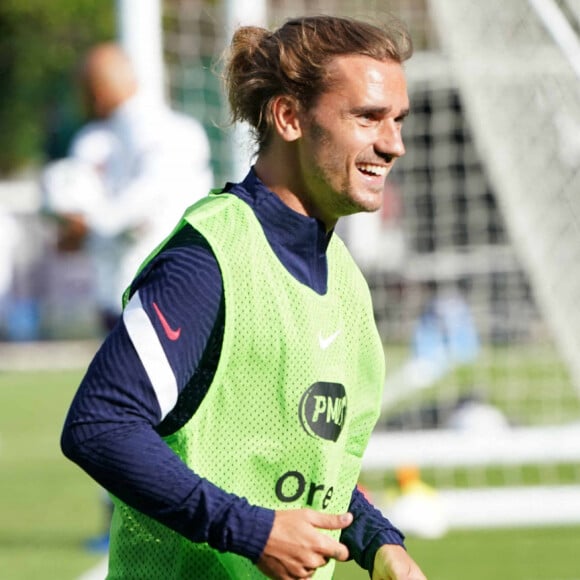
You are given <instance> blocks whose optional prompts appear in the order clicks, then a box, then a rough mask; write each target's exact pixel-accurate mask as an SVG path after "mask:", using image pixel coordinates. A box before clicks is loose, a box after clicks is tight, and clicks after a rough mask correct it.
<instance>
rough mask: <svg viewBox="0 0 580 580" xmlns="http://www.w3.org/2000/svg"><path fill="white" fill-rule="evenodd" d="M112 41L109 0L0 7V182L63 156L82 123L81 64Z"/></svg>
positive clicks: (15, 1) (15, 0) (33, 0)
mask: <svg viewBox="0 0 580 580" xmlns="http://www.w3.org/2000/svg"><path fill="white" fill-rule="evenodd" d="M114 36H115V2H114V0H50V2H47V1H46V0H27V1H26V2H22V0H2V2H0V87H1V88H0V177H5V176H8V175H10V174H13V173H15V172H16V171H18V170H21V169H22V168H24V167H26V166H29V165H31V164H35V163H39V162H43V161H45V160H46V159H47V158H55V157H60V156H62V155H63V154H64V150H65V148H66V146H67V144H68V139H69V138H70V135H71V133H72V132H73V131H74V130H75V129H76V128H77V127H78V126H79V125H80V124H81V123H82V121H83V120H84V119H83V110H82V105H81V101H80V93H79V89H78V86H77V80H76V72H77V71H78V65H79V61H80V58H81V57H82V55H83V54H84V52H85V51H86V50H87V49H88V48H89V47H90V46H91V45H92V44H94V43H96V42H101V41H105V40H111V39H113V38H114Z"/></svg>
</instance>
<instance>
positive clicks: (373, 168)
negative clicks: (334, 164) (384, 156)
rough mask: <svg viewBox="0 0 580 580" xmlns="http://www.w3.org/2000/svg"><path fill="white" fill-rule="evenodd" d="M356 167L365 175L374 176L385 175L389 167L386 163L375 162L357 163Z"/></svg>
mask: <svg viewBox="0 0 580 580" xmlns="http://www.w3.org/2000/svg"><path fill="white" fill-rule="evenodd" d="M356 168H357V169H358V170H359V171H360V172H361V173H363V174H364V175H369V176H372V177H385V176H386V175H387V167H386V166H385V165H376V164H374V163H357V164H356Z"/></svg>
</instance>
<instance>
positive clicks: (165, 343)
mask: <svg viewBox="0 0 580 580" xmlns="http://www.w3.org/2000/svg"><path fill="white" fill-rule="evenodd" d="M226 190H228V191H229V192H230V193H233V194H235V195H237V196H238V197H240V198H241V199H242V200H243V201H245V202H246V203H248V204H249V205H250V206H251V207H252V209H253V211H254V212H255V215H256V217H257V218H258V220H259V222H260V224H261V225H262V227H263V229H264V232H265V234H266V237H267V239H268V241H269V243H270V245H271V246H272V248H273V250H274V251H275V252H276V254H277V256H278V258H279V259H280V261H281V262H282V263H283V264H284V266H285V267H286V268H287V269H288V271H289V272H290V273H291V274H292V275H293V276H294V277H295V278H296V279H298V280H299V281H300V282H301V283H303V284H306V285H307V286H309V287H310V288H312V289H313V290H315V291H316V292H318V293H320V294H324V293H325V292H326V282H327V269H326V266H327V264H326V249H327V246H328V242H329V240H330V236H331V235H332V234H331V233H330V234H328V233H327V232H326V231H325V228H324V226H323V225H322V224H321V223H320V222H318V221H317V220H316V219H314V218H310V217H306V216H303V215H301V214H298V213H296V212H294V211H293V210H291V209H290V208H289V207H287V206H286V205H285V204H284V203H283V202H282V201H281V200H280V199H279V198H278V197H277V196H276V195H275V194H273V193H272V192H271V191H269V190H268V189H267V188H266V187H265V186H264V185H263V184H262V183H261V182H260V180H259V179H258V178H257V176H256V174H255V173H254V171H253V170H251V171H250V173H249V174H248V176H247V177H246V179H245V180H244V181H243V182H242V183H239V184H235V185H233V184H228V185H227V186H226ZM131 295H132V297H131V300H130V303H129V306H130V312H131V317H128V316H127V311H128V310H129V308H128V309H127V310H126V313H125V315H124V316H123V318H122V319H121V320H120V321H119V322H118V324H117V325H116V327H115V328H114V329H113V330H112V332H111V333H110V334H109V335H108V336H107V338H106V339H105V341H104V342H103V344H102V346H101V348H100V349H99V351H98V352H97V353H96V355H95V357H94V359H93V360H92V362H91V364H90V366H89V368H88V370H87V372H86V374H85V376H84V378H83V379H82V382H81V384H80V386H79V389H78V391H77V393H76V395H75V397H74V399H73V402H72V404H71V407H70V409H69V412H68V415H67V418H66V421H65V425H64V429H63V433H62V438H61V447H62V450H63V453H64V454H65V455H66V456H67V457H68V458H70V459H71V460H72V461H74V462H75V463H77V464H78V465H79V466H80V467H82V468H83V469H84V470H85V471H86V472H87V473H88V474H89V475H91V477H93V478H94V479H95V480H96V481H97V482H98V483H100V484H101V485H102V486H103V487H105V488H106V489H107V490H108V491H109V492H111V493H112V494H113V495H115V496H116V497H118V498H119V499H121V500H122V501H124V502H125V503H127V504H128V505H130V506H132V507H134V508H136V509H138V510H140V511H142V512H143V513H145V514H147V515H149V516H151V517H153V518H155V519H157V520H159V521H161V522H162V523H164V524H165V525H166V526H168V527H169V528H171V529H173V530H175V531H177V532H179V533H180V534H182V535H183V536H185V537H186V538H189V539H190V540H191V541H194V542H208V543H209V545H210V546H212V547H214V548H216V549H218V550H221V551H231V552H234V553H237V554H241V555H243V556H245V557H247V558H249V559H250V560H252V561H254V562H256V561H257V560H258V558H259V557H260V555H261V553H262V551H263V549H264V546H265V544H266V541H267V539H268V536H269V534H270V531H271V528H272V524H273V520H274V512H273V511H272V510H270V509H266V508H262V507H259V506H254V505H250V504H249V503H248V502H247V501H246V500H245V499H243V498H240V497H237V496H235V495H232V494H229V493H227V492H225V491H224V490H222V489H220V488H218V487H217V486H215V485H214V484H212V483H211V482H210V481H207V480H206V479H204V478H202V477H200V476H198V475H197V474H196V473H195V472H193V471H192V470H191V469H190V468H189V467H187V466H186V465H185V463H183V462H182V461H181V459H179V458H178V457H177V455H175V453H173V451H172V450H171V449H170V448H169V447H168V446H167V445H166V444H165V442H164V441H163V440H162V438H161V435H166V434H169V433H171V432H174V431H176V430H177V429H179V428H180V427H181V426H182V425H184V424H185V423H186V422H187V421H188V420H189V418H191V416H192V414H193V413H195V409H196V407H197V406H198V405H199V403H200V401H201V400H202V399H203V395H204V393H205V392H206V390H207V388H210V384H211V369H212V364H214V362H215V360H217V358H218V357H219V349H220V346H221V337H222V335H223V293H222V280H221V275H220V271H219V267H218V264H217V262H216V259H215V257H214V255H213V254H212V252H211V250H210V248H209V247H208V245H207V244H206V243H205V241H204V240H203V239H202V238H201V236H200V235H199V234H198V233H197V232H195V231H194V230H193V228H191V227H190V226H186V227H185V228H184V229H183V230H181V231H180V232H179V233H178V234H177V235H176V236H174V237H173V238H172V239H171V241H170V242H169V243H168V244H167V245H166V247H165V248H164V249H163V250H162V251H161V252H160V253H159V254H158V255H157V256H156V257H155V258H154V259H153V260H152V261H151V262H150V263H149V264H148V265H147V266H146V267H145V269H144V270H143V271H142V272H141V273H140V274H139V275H138V276H137V278H136V279H135V281H134V282H133V284H132V286H131ZM135 321H138V322H135ZM136 324H137V325H138V328H137V327H136V326H135V325H136ZM136 336H138V337H142V339H137V340H136V339H135V337H136ZM151 336H153V337H155V336H156V337H157V339H155V338H154V339H153V340H149V341H147V337H151ZM176 336H179V340H176V339H175V338H176ZM157 340H158V344H160V345H161V347H162V352H159V350H155V349H154V348H151V343H157ZM212 361H214V362H212ZM172 393H173V394H172ZM349 510H350V511H351V512H352V513H353V515H354V521H353V524H352V525H351V526H349V528H347V529H346V530H343V532H342V535H341V541H342V542H343V543H345V544H346V545H347V547H348V548H349V550H350V554H351V557H353V558H354V559H355V560H356V561H357V562H358V563H359V564H360V565H361V566H362V567H363V568H365V569H367V570H371V569H372V563H373V559H374V554H375V552H376V549H377V548H378V547H379V546H381V545H383V544H399V545H403V535H402V534H401V532H400V531H399V530H397V529H396V528H395V527H394V526H392V524H391V523H390V522H389V521H388V520H387V519H385V518H384V517H383V515H382V514H381V512H380V511H378V510H377V509H375V508H374V507H373V506H372V505H370V504H369V503H368V501H367V500H366V498H365V497H364V496H363V495H362V493H360V491H358V489H356V488H355V489H354V490H353V495H352V499H351V504H350V507H349Z"/></svg>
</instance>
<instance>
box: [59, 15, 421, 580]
mask: <svg viewBox="0 0 580 580" xmlns="http://www.w3.org/2000/svg"><path fill="white" fill-rule="evenodd" d="M410 54H411V44H410V40H409V37H408V35H407V33H406V32H405V30H404V28H403V27H402V26H401V25H400V24H399V23H398V22H394V21H392V22H391V21H389V22H388V23H386V25H385V27H384V28H380V27H377V26H373V25H370V24H367V23H364V22H360V21H356V20H348V19H342V18H333V17H326V16H325V17H311V18H297V19H293V20H289V21H288V22H286V23H285V24H284V25H283V26H282V27H281V28H279V29H278V30H276V31H275V32H270V31H268V30H265V29H262V28H257V27H242V28H240V29H238V31H237V32H236V33H235V34H234V38H233V40H232V44H231V52H230V54H229V56H228V60H227V61H226V69H225V70H226V75H225V76H226V83H227V84H226V86H227V90H228V95H229V100H230V104H231V108H232V114H233V118H234V120H238V121H246V122H248V123H249V125H250V126H251V127H252V128H253V130H254V136H255V138H256V143H257V157H256V162H255V165H254V166H253V167H252V168H251V169H250V171H249V174H248V176H247V177H246V178H245V179H244V181H242V182H241V183H237V184H227V185H226V186H225V187H224V188H223V189H222V190H219V191H218V190H216V191H213V192H211V194H210V195H209V196H208V197H207V198H205V199H204V200H202V201H200V202H198V203H197V204H195V205H194V206H192V207H191V208H189V209H188V210H187V211H186V212H185V215H184V217H183V219H182V220H181V222H180V223H179V224H178V225H177V227H176V228H175V230H174V231H173V233H172V234H171V235H170V236H169V237H168V238H167V240H166V241H165V242H164V243H163V244H162V245H161V246H160V247H159V248H157V250H156V251H155V252H154V253H153V254H152V256H151V257H150V258H149V260H148V261H147V262H146V263H145V264H144V265H143V266H142V268H141V270H140V272H139V273H138V274H137V276H136V278H135V280H134V281H133V283H132V284H131V287H130V288H129V289H128V290H127V292H126V293H125V297H124V300H125V309H124V314H123V319H122V321H121V323H120V324H119V325H117V327H116V328H115V329H114V330H113V332H112V333H111V334H110V335H109V336H108V337H107V339H106V340H105V342H104V344H103V346H102V348H101V349H100V351H99V352H98V353H97V355H96V356H95V359H94V360H93V362H92V364H91V366H90V367H89V369H88V372H87V374H86V376H85V378H84V379H83V381H82V383H81V385H80V387H79V390H78V392H77V395H76V397H75V399H74V401H73V403H72V405H71V408H70V410H69V414H68V416H67V420H66V423H65V426H64V430H63V435H62V448H63V451H64V453H65V454H66V455H67V456H68V457H70V458H71V459H72V460H73V461H75V462H77V463H78V464H79V465H80V466H81V467H82V468H83V469H85V470H86V471H87V472H88V473H89V474H90V475H91V476H92V477H94V478H95V479H96V480H97V481H99V482H100V483H101V484H102V485H103V486H105V487H106V488H107V489H108V490H109V491H110V492H111V494H112V496H113V498H114V502H115V513H114V516H113V523H112V530H111V551H110V565H109V578H110V579H128V578H134V579H139V580H144V579H152V580H153V579H158V578H164V579H181V578H204V579H214V578H215V579H226V578H232V579H237V578H263V577H270V578H280V579H289V578H317V579H323V578H331V577H332V574H333V570H334V565H335V561H336V560H346V559H348V558H354V559H355V560H356V561H357V562H358V563H359V564H360V566H361V567H363V568H365V569H367V570H369V571H370V572H371V575H372V578H373V580H425V576H424V575H423V573H422V572H421V570H420V569H419V567H418V566H417V565H416V563H415V562H414V561H413V560H412V559H411V558H410V557H409V555H408V554H407V552H406V551H405V548H404V546H403V535H402V534H401V532H400V531H399V530H397V528H396V527H394V526H393V525H392V524H391V523H390V522H389V521H388V520H387V519H385V518H384V517H383V516H382V514H381V513H380V512H379V511H378V510H376V509H375V508H374V507H373V506H372V505H370V504H369V503H368V501H367V499H366V498H365V496H364V495H363V494H362V493H361V492H359V491H358V489H357V486H356V482H357V479H358V476H359V471H360V463H361V457H362V455H363V453H364V450H365V447H366V444H367V442H368V439H369V437H370V435H371V432H372V430H373V428H374V425H375V422H376V420H377V418H378V414H379V408H380V401H381V390H382V387H383V384H384V355H383V349H382V344H381V341H380V338H379V335H378V332H377V329H376V326H375V323H374V319H373V310H372V305H371V301H370V293H369V290H368V287H367V285H366V283H365V280H364V278H363V276H362V274H361V273H360V271H359V269H358V268H357V267H356V265H355V264H354V262H353V260H352V258H351V257H350V255H349V254H348V252H347V250H346V248H345V246H344V244H343V243H342V242H341V240H340V239H339V238H338V237H337V236H336V235H335V234H334V233H333V229H334V226H335V225H336V223H337V221H338V219H339V218H340V217H341V216H345V215H349V214H352V213H356V212H360V211H375V210H377V209H378V208H379V207H380V205H381V200H382V192H383V190H384V185H385V180H386V178H387V175H388V173H389V171H390V170H391V168H392V166H393V164H394V162H395V161H396V159H397V158H398V157H400V156H401V155H403V154H404V151H405V150H404V146H403V141H402V136H401V129H402V123H403V119H404V118H405V116H406V115H407V113H408V109H409V104H408V96H407V90H406V83H405V76H404V71H403V62H404V61H405V60H406V59H407V58H408V57H409V56H410ZM152 211H155V210H154V208H152Z"/></svg>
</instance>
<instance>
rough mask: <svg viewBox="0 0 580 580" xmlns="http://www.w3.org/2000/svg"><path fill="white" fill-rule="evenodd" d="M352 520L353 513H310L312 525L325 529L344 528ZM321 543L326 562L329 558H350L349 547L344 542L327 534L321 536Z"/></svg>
mask: <svg viewBox="0 0 580 580" xmlns="http://www.w3.org/2000/svg"><path fill="white" fill-rule="evenodd" d="M352 520H353V516H352V514H351V513H345V514H324V513H320V512H314V511H312V512H311V513H310V522H311V523H312V525H314V526H315V527H317V528H320V529H324V530H342V529H344V528H347V527H348V526H350V524H351V523H352ZM321 543H322V546H321V547H320V553H321V554H322V555H323V556H324V557H325V558H326V562H328V559H329V558H333V559H334V560H339V561H341V562H344V561H345V560H348V556H349V553H348V548H347V547H346V546H345V545H344V544H341V543H340V542H337V541H336V540H333V539H332V538H330V537H329V536H326V535H323V536H322V537H321ZM326 562H325V563H326Z"/></svg>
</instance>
